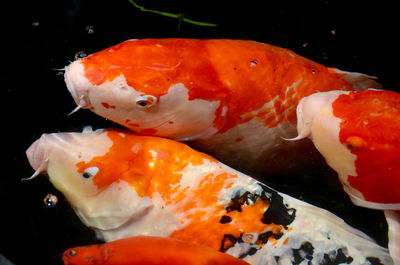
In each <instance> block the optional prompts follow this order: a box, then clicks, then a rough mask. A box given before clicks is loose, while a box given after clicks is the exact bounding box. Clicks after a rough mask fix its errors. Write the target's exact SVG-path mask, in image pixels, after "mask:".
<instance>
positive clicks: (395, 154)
mask: <svg viewBox="0 0 400 265" xmlns="http://www.w3.org/2000/svg"><path fill="white" fill-rule="evenodd" d="M297 115H298V125H297V128H298V132H299V136H298V138H303V137H310V138H311V139H312V141H313V142H314V144H315V147H316V148H317V149H318V150H319V151H320V152H321V154H322V155H323V156H324V157H325V159H326V161H327V163H328V164H329V165H330V166H331V167H332V168H333V169H334V170H335V171H336V172H337V173H338V175H339V179H340V181H341V182H342V184H343V187H344V190H345V191H346V192H347V194H348V195H349V196H350V198H351V199H352V201H353V203H354V204H356V205H359V206H363V207H367V208H373V209H379V210H385V211H388V212H385V216H386V218H387V220H388V224H389V240H390V242H391V243H390V245H391V252H392V254H393V258H394V259H395V262H396V263H397V264H400V246H399V245H400V243H399V242H400V237H399V234H400V233H399V227H400V223H399V220H400V216H399V215H398V214H397V213H396V212H395V211H399V210H400V164H399V161H400V94H399V93H396V92H392V91H385V90H366V91H362V92H343V91H331V92H324V93H316V94H314V95H311V96H308V97H306V98H304V99H302V101H301V102H300V104H299V106H298V109H297ZM392 210H394V211H392ZM389 211H390V212H389Z"/></svg>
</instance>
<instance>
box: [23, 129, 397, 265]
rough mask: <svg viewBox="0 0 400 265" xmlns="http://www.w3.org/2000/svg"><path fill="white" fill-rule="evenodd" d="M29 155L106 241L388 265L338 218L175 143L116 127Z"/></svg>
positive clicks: (267, 260) (64, 139) (56, 141)
mask: <svg viewBox="0 0 400 265" xmlns="http://www.w3.org/2000/svg"><path fill="white" fill-rule="evenodd" d="M27 155H28V158H29V161H30V163H31V165H32V166H33V167H34V169H35V170H38V172H43V173H44V172H47V173H48V175H49V178H50V181H51V182H52V183H53V184H54V186H55V187H56V188H57V189H59V190H60V191H61V192H62V193H63V194H64V195H65V197H66V198H67V200H69V202H70V203H71V205H72V207H73V208H74V210H75V211H76V213H77V214H78V216H79V217H80V218H81V220H82V221H83V223H84V224H86V225H88V226H90V227H91V228H93V229H95V231H96V232H97V233H98V234H99V235H100V236H101V237H103V238H104V239H105V240H106V241H111V240H115V239H120V238H126V237H131V236H138V235H148V236H159V237H171V238H176V239H180V240H184V241H187V242H191V243H195V244H201V245H206V246H209V247H211V248H214V249H217V250H220V251H222V252H226V253H228V254H230V255H233V256H235V257H239V258H242V259H244V260H245V261H247V262H249V263H250V264H254V265H255V264H290V263H294V262H299V264H300V263H301V262H304V263H310V262H311V263H313V264H326V263H335V262H339V260H340V261H341V262H343V261H344V262H347V263H351V262H352V264H372V263H373V262H376V261H379V262H381V263H383V264H392V262H391V259H390V257H389V255H388V253H387V250H385V249H384V248H381V247H379V246H377V245H376V244H375V243H374V242H373V241H372V240H371V239H369V238H368V237H367V236H366V235H364V234H363V233H361V232H360V231H358V230H356V229H354V228H351V227H350V226H348V225H347V224H345V223H344V222H343V220H341V219H340V218H338V217H336V216H334V215H333V214H331V213H329V212H327V211H325V210H323V209H320V208H317V207H315V206H312V205H309V204H307V203H305V202H302V201H299V200H297V199H294V198H292V197H290V196H288V195H285V194H281V193H279V192H277V191H275V190H273V189H271V188H269V187H267V186H266V185H263V184H262V183H260V182H258V181H256V180H254V179H252V178H251V177H249V176H247V175H244V174H242V173H240V172H238V171H235V170H233V169H231V168H229V167H228V166H226V165H224V164H222V163H220V162H218V161H217V160H215V159H213V158H212V157H210V156H208V155H206V154H203V153H200V152H197V151H195V150H193V149H191V148H189V147H188V146H186V145H184V144H182V143H179V142H175V141H172V140H168V139H164V138H158V137H152V136H138V135H135V134H133V133H130V132H124V131H120V130H97V131H94V132H91V131H86V132H84V133H82V134H80V133H59V134H45V135H43V136H42V137H41V138H40V139H39V140H38V141H37V142H35V143H34V144H33V145H32V146H31V147H30V148H29V149H28V151H27Z"/></svg>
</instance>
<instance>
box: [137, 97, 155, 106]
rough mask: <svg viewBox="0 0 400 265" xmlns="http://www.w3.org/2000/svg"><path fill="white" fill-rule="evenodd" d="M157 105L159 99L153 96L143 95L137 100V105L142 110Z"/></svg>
mask: <svg viewBox="0 0 400 265" xmlns="http://www.w3.org/2000/svg"><path fill="white" fill-rule="evenodd" d="M155 103H157V98H156V97H155V96H153V95H143V96H139V97H137V98H136V105H137V106H139V107H141V108H148V107H151V106H153V105H154V104H155Z"/></svg>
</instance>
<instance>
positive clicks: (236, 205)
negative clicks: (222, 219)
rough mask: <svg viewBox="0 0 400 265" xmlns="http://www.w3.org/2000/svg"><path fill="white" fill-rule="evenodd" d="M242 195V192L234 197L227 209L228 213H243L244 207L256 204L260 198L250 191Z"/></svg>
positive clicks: (236, 193)
mask: <svg viewBox="0 0 400 265" xmlns="http://www.w3.org/2000/svg"><path fill="white" fill-rule="evenodd" d="M240 193H241V192H240V191H237V192H235V194H234V195H233V196H232V198H231V201H230V203H229V205H228V206H227V207H226V208H225V210H226V211H227V212H228V213H229V212H232V211H238V212H242V205H244V204H246V205H251V204H253V203H255V202H256V201H257V199H258V197H259V196H258V195H257V194H252V193H250V192H248V191H246V192H244V193H243V194H242V195H240Z"/></svg>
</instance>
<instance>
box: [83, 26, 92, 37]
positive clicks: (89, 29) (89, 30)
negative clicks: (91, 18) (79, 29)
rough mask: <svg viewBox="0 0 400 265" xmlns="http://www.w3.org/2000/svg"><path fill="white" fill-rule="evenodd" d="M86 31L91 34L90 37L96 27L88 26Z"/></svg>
mask: <svg viewBox="0 0 400 265" xmlns="http://www.w3.org/2000/svg"><path fill="white" fill-rule="evenodd" d="M85 31H86V33H87V34H89V35H91V34H94V26H92V25H87V26H86V27H85Z"/></svg>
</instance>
